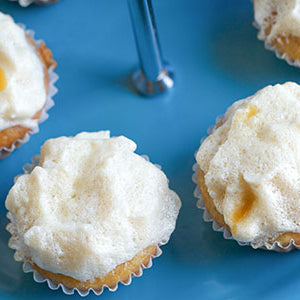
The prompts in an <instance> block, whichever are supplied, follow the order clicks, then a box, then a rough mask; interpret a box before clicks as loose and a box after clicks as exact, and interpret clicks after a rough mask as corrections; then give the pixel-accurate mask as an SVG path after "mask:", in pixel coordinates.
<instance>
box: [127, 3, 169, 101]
mask: <svg viewBox="0 0 300 300" xmlns="http://www.w3.org/2000/svg"><path fill="white" fill-rule="evenodd" d="M128 6H129V11H130V16H131V21H132V26H133V32H134V36H135V42H136V46H137V51H138V56H139V61H140V69H139V70H137V71H136V72H135V73H134V74H133V82H134V85H135V87H136V88H137V90H138V91H139V92H140V93H141V94H143V95H145V96H153V95H157V94H160V93H162V92H165V91H167V90H169V89H171V88H172V87H173V85H174V73H173V71H172V69H171V67H170V65H168V64H166V63H165V62H164V60H163V57H162V52H161V48H160V44H159V39H158V33H157V28H156V24H155V19H154V13H153V7H152V3H151V0H128Z"/></svg>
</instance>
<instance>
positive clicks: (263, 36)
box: [253, 0, 300, 67]
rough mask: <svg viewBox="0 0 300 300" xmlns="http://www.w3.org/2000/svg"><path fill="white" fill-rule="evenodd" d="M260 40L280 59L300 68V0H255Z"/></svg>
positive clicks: (255, 16) (255, 14) (256, 21)
mask: <svg viewBox="0 0 300 300" xmlns="http://www.w3.org/2000/svg"><path fill="white" fill-rule="evenodd" d="M253 3H254V18H255V25H256V27H258V29H259V33H258V38H259V39H260V40H263V41H265V45H266V48H268V49H271V50H275V52H276V54H277V56H278V57H279V58H283V59H285V60H286V61H287V62H288V63H289V64H292V65H295V66H298V67H299V66H300V13H299V5H300V1H299V0H296V1H295V0H253Z"/></svg>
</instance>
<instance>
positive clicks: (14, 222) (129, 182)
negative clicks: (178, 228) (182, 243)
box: [6, 131, 181, 295]
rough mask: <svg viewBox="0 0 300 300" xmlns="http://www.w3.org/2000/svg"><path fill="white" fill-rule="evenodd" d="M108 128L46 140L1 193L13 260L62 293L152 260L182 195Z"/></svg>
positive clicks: (107, 281) (112, 279)
mask: <svg viewBox="0 0 300 300" xmlns="http://www.w3.org/2000/svg"><path fill="white" fill-rule="evenodd" d="M135 149H136V144H135V143H134V142H133V141H131V140H129V139H127V138H126V137H123V136H120V137H110V134H109V132H108V131H100V132H95V133H86V132H84V133H81V134H78V135H76V136H75V137H60V138H56V139H51V140H48V141H46V143H45V144H44V145H43V146H42V149H41V154H40V158H39V163H38V165H36V166H32V167H31V168H30V169H32V170H29V171H28V173H27V174H24V175H21V176H19V177H18V178H17V179H16V182H15V184H14V186H13V187H12V189H11V190H10V192H9V194H8V197H7V199H6V207H7V209H8V210H9V213H8V217H9V219H10V220H11V223H10V224H9V225H8V230H9V231H10V232H11V234H12V237H11V239H10V242H9V245H10V247H11V248H13V249H15V250H16V254H15V259H16V260H20V261H24V262H25V263H27V264H30V265H31V266H32V269H33V270H34V271H35V272H36V273H38V275H39V276H40V277H41V276H42V277H43V278H45V279H46V280H47V281H48V284H49V286H50V287H53V286H54V287H58V286H62V287H63V290H64V291H65V292H66V293H73V292H74V290H77V291H78V292H79V293H80V294H81V295H86V294H88V292H89V291H90V290H93V291H94V292H95V293H96V294H100V293H102V291H103V288H104V287H108V288H109V289H110V290H115V289H116V288H117V286H118V283H119V282H123V283H125V284H128V283H130V281H131V277H133V276H136V275H141V270H142V269H143V268H145V267H150V266H151V259H152V258H153V257H156V256H158V255H159V254H160V249H159V246H160V245H163V244H165V243H167V242H168V240H169V238H170V235H171V234H172V232H173V230H174V228H175V224H176V219H177V215H178V213H179V209H180V207H181V202H180V199H179V197H178V196H177V195H176V193H175V192H173V191H172V190H170V189H169V185H168V179H167V177H166V175H165V174H164V173H163V172H162V171H161V170H160V169H159V168H158V167H157V166H155V165H153V164H152V163H151V162H149V161H147V160H146V159H145V158H143V157H141V156H140V155H137V154H135V153H134V151H135Z"/></svg>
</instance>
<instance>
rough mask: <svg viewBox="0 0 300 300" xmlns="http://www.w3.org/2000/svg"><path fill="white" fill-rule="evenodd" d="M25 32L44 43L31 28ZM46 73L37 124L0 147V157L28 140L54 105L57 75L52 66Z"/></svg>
mask: <svg viewBox="0 0 300 300" xmlns="http://www.w3.org/2000/svg"><path fill="white" fill-rule="evenodd" d="M19 26H20V27H22V28H23V29H24V30H25V25H23V24H19ZM26 34H28V36H29V37H30V38H32V39H33V40H34V42H35V43H36V45H37V46H38V47H40V46H41V45H42V44H43V43H44V41H43V40H35V39H34V35H35V33H34V31H33V30H26ZM48 75H49V88H48V93H47V99H46V103H45V106H44V108H43V110H42V112H41V115H40V118H39V120H38V123H37V125H36V126H35V127H33V128H31V129H30V131H29V132H27V133H26V134H25V136H24V137H23V138H22V139H18V140H16V141H15V142H14V143H13V144H12V146H11V147H10V148H6V147H4V148H1V149H0V159H3V158H5V157H6V156H8V155H9V154H11V152H13V151H14V150H15V149H16V148H19V147H20V146H21V145H22V144H24V143H26V142H28V141H29V139H30V136H31V135H32V134H35V133H38V132H39V124H41V123H42V122H44V121H45V120H47V119H48V117H49V115H48V113H47V112H48V110H49V109H50V108H51V107H52V106H53V105H54V101H53V99H52V97H53V96H54V95H55V94H56V93H57V88H56V87H55V82H56V81H57V80H58V78H59V77H58V75H57V74H56V73H55V72H54V67H53V66H51V67H50V68H48Z"/></svg>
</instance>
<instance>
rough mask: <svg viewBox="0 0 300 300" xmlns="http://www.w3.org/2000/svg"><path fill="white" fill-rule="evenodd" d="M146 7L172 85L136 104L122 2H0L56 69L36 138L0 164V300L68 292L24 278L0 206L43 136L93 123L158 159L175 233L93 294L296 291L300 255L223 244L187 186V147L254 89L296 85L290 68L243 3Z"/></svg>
mask: <svg viewBox="0 0 300 300" xmlns="http://www.w3.org/2000/svg"><path fill="white" fill-rule="evenodd" d="M153 4H154V8H155V12H156V18H157V22H158V26H159V33H160V38H161V43H162V48H163V51H164V53H165V57H166V59H167V60H168V61H169V62H171V63H172V64H173V66H174V68H175V70H176V87H175V89H174V90H173V91H172V92H171V93H170V94H168V95H166V96H164V97H160V98H157V99H145V98H141V97H139V96H137V95H135V94H133V93H132V92H131V88H130V85H128V74H129V73H130V72H131V71H132V70H133V69H134V68H135V66H136V63H137V55H136V50H135V45H134V40H133V35H132V30H131V24H130V20H129V15H128V11H127V5H126V1H124V0H111V1H100V0H72V1H71V0H61V1H60V2H59V3H58V4H55V5H53V6H49V7H37V6H30V7H29V8H26V9H24V8H21V7H19V6H18V5H17V4H16V3H10V2H8V1H7V0H0V10H1V11H4V12H6V13H9V14H11V15H12V16H13V17H14V18H15V20H16V21H17V22H21V23H24V24H26V25H27V27H28V28H32V29H34V30H35V31H36V35H37V37H39V38H43V39H44V40H46V41H47V43H48V46H49V47H50V48H51V49H52V50H53V53H54V57H55V59H56V60H57V61H58V64H59V66H58V68H57V73H59V76H60V80H59V81H58V83H57V87H58V88H59V93H58V94H57V95H56V96H55V103H56V105H55V107H54V108H52V109H51V111H50V118H49V119H48V120H47V121H46V122H45V123H44V124H42V126H41V130H40V133H39V134H37V135H34V136H33V137H32V138H31V140H30V142H29V143H27V144H26V145H24V146H23V147H21V148H20V149H19V150H17V151H16V152H14V153H13V154H12V155H11V156H10V157H8V158H6V159H5V160H3V161H0V299H42V298H43V299H48V298H49V299H50V298H51V299H67V297H68V296H65V295H64V294H63V293H62V291H61V290H60V291H51V290H49V289H48V287H47V285H46V284H37V283H35V282H34V281H33V280H32V275H31V274H24V273H23V272H22V269H21V264H20V263H16V262H14V260H13V252H12V251H11V250H9V249H8V248H7V241H8V238H9V234H8V233H7V232H6V231H5V226H6V224H7V220H6V218H5V214H6V210H5V207H4V201H5V197H6V195H7V193H8V191H9V189H10V187H11V186H12V184H13V178H14V176H16V175H17V174H19V173H21V172H22V166H23V165H24V164H25V163H27V162H29V161H30V159H31V157H32V156H33V155H34V154H36V153H39V148H40V146H41V145H42V144H43V143H44V141H45V140H46V139H48V138H52V137H57V136H61V135H74V134H76V133H77V132H80V131H84V130H86V131H96V130H100V129H110V130H111V132H112V135H121V134H123V135H126V136H128V137H129V138H131V139H133V140H134V141H135V142H137V144H138V153H140V154H148V155H149V156H150V158H151V160H152V161H153V162H155V163H159V164H160V165H162V167H163V170H164V171H165V172H166V174H167V176H168V177H169V179H170V185H171V187H172V188H173V189H174V190H176V192H177V193H178V194H179V195H180V197H181V199H182V202H183V206H182V210H181V212H180V215H179V219H178V223H177V228H176V231H175V232H174V234H173V235H172V238H171V240H170V242H169V244H168V245H167V246H165V247H163V251H164V253H163V255H162V256H161V257H159V258H157V259H155V260H154V266H153V267H152V268H151V269H149V270H146V271H145V272H144V275H143V276H142V277H141V278H137V279H134V280H133V283H132V284H131V285H130V286H129V287H125V286H120V287H119V289H118V290H117V292H115V293H110V292H108V291H106V292H105V293H104V294H102V295H101V296H100V297H101V298H102V299H107V300H108V299H149V300H150V299H151V300H152V299H174V300H176V299H183V298H184V299H228V298H230V299H251V298H257V297H263V298H266V299H276V298H278V299H279V298H281V297H287V298H289V299H298V298H299V296H298V294H297V292H296V291H297V286H298V285H299V284H300V276H299V275H298V268H299V265H300V253H299V252H297V251H294V252H292V253H289V254H278V253H267V252H264V251H260V250H258V251H255V250H252V249H250V248H247V247H240V246H238V245H237V244H236V243H235V242H234V241H226V240H224V239H223V238H222V235H221V234H220V233H216V232H214V231H212V229H211V225H210V224H207V223H204V222H203V221H202V212H201V211H199V210H198V209H197V208H196V206H195V202H196V201H195V199H194V197H193V190H194V184H193V183H192V181H191V176H192V165H193V163H194V152H195V151H196V149H197V147H198V146H199V142H200V139H201V137H203V136H204V135H205V134H206V130H207V128H208V127H209V126H210V125H212V124H213V123H214V121H215V118H216V117H217V116H218V115H220V114H223V113H224V112H225V110H226V108H227V107H228V106H229V105H230V104H231V103H232V102H233V101H235V100H237V99H240V98H244V97H246V96H249V95H251V94H253V93H254V92H255V91H257V90H258V89H260V88H262V87H264V86H265V85H268V84H274V83H277V82H285V81H287V80H294V81H298V80H299V70H298V69H296V68H293V67H290V66H288V65H287V64H286V63H285V62H284V61H280V60H278V59H277V58H276V57H275V55H274V54H273V53H272V52H269V51H266V50H264V46H263V43H262V42H260V41H258V40H257V38H256V34H257V32H256V29H255V28H253V26H252V25H251V24H252V20H253V12H252V4H251V2H250V1H248V0H206V1H205V0H202V1H199V0H185V1H182V0H160V1H159V0H153ZM0 30H1V29H0ZM93 297H94V298H95V297H96V296H94V295H90V296H89V298H90V299H92V298H93ZM73 298H74V299H75V298H76V299H79V296H78V295H77V296H73ZM69 299H70V298H69Z"/></svg>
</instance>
